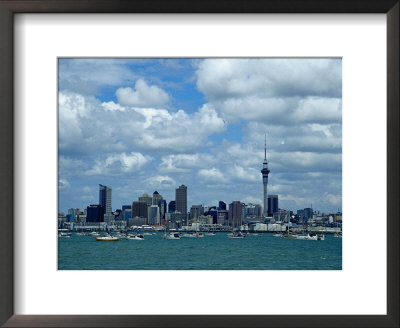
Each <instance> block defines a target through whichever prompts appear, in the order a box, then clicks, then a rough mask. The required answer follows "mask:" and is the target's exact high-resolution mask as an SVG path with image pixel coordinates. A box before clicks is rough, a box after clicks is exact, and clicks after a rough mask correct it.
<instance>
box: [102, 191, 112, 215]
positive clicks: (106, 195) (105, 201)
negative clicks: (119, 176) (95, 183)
mask: <svg viewBox="0 0 400 328" xmlns="http://www.w3.org/2000/svg"><path fill="white" fill-rule="evenodd" d="M111 192H112V188H111V187H107V186H104V185H102V184H99V204H100V205H101V206H102V207H103V211H104V214H110V213H112V208H111Z"/></svg>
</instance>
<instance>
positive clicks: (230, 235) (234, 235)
mask: <svg viewBox="0 0 400 328" xmlns="http://www.w3.org/2000/svg"><path fill="white" fill-rule="evenodd" d="M244 237H245V235H244V234H242V233H241V232H240V231H237V232H231V233H228V238H234V239H242V238H244Z"/></svg>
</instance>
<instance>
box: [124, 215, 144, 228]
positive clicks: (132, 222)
mask: <svg viewBox="0 0 400 328" xmlns="http://www.w3.org/2000/svg"><path fill="white" fill-rule="evenodd" d="M146 220H147V219H146V218H140V217H137V216H136V217H133V218H129V220H128V221H127V224H128V226H129V227H132V226H142V225H145V224H146Z"/></svg>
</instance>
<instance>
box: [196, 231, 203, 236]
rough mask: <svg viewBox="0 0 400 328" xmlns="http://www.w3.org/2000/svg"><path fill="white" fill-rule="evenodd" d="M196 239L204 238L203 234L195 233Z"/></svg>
mask: <svg viewBox="0 0 400 328" xmlns="http://www.w3.org/2000/svg"><path fill="white" fill-rule="evenodd" d="M196 238H204V234H203V233H202V232H200V231H197V232H196Z"/></svg>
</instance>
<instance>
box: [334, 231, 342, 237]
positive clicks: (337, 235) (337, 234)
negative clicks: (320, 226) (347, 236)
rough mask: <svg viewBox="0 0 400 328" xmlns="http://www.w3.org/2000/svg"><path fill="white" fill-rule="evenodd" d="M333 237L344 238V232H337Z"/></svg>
mask: <svg viewBox="0 0 400 328" xmlns="http://www.w3.org/2000/svg"><path fill="white" fill-rule="evenodd" d="M333 237H336V238H342V232H341V231H340V232H335V233H334V234H333Z"/></svg>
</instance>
